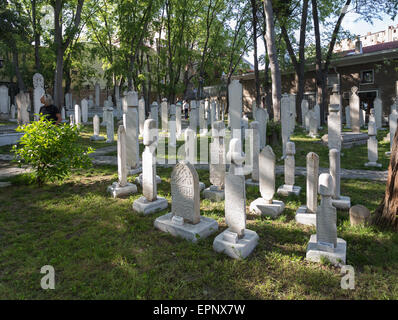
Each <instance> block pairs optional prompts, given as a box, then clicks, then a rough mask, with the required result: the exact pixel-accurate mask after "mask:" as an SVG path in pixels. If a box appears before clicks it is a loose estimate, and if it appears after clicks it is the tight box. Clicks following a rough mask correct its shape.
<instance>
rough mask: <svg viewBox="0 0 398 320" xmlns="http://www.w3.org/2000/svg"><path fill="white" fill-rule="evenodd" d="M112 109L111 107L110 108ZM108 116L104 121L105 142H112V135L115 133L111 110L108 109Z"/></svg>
mask: <svg viewBox="0 0 398 320" xmlns="http://www.w3.org/2000/svg"><path fill="white" fill-rule="evenodd" d="M111 109H112V108H111ZM108 112H109V113H108V117H107V121H106V138H107V139H106V142H107V143H112V142H113V140H114V135H115V129H114V128H115V124H114V121H113V112H111V111H108Z"/></svg>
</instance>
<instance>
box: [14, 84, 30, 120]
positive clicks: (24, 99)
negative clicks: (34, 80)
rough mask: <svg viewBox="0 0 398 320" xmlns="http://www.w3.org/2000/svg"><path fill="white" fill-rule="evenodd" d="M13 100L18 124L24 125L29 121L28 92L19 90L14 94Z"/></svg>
mask: <svg viewBox="0 0 398 320" xmlns="http://www.w3.org/2000/svg"><path fill="white" fill-rule="evenodd" d="M15 102H16V104H17V110H18V124H20V125H24V124H27V123H29V111H28V107H29V93H28V92H22V91H21V92H20V93H18V94H17V95H16V96H15Z"/></svg>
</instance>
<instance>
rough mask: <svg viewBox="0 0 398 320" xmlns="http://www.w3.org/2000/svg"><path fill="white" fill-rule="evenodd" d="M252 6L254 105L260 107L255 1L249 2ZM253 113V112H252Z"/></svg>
mask: <svg viewBox="0 0 398 320" xmlns="http://www.w3.org/2000/svg"><path fill="white" fill-rule="evenodd" d="M251 5H252V19H253V21H252V27H253V48H254V79H255V85H256V105H257V106H260V105H261V96H260V77H259V72H258V57H257V0H251ZM252 111H253V110H252Z"/></svg>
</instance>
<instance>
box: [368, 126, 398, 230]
mask: <svg viewBox="0 0 398 320" xmlns="http://www.w3.org/2000/svg"><path fill="white" fill-rule="evenodd" d="M397 188H398V130H397V131H395V135H394V140H393V144H392V148H391V159H390V164H389V166H388V178H387V185H386V191H385V194H384V198H383V200H382V202H381V204H380V206H379V207H378V208H377V209H376V211H375V212H374V214H373V215H372V219H371V223H372V224H374V225H376V226H379V227H382V228H392V229H394V230H395V231H398V192H397Z"/></svg>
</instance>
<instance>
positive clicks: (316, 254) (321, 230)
mask: <svg viewBox="0 0 398 320" xmlns="http://www.w3.org/2000/svg"><path fill="white" fill-rule="evenodd" d="M332 188H333V179H332V177H331V176H330V175H329V174H327V173H323V174H321V175H320V177H319V194H320V195H321V203H320V205H319V206H318V208H317V212H316V215H317V219H316V234H313V235H311V238H310V241H309V243H308V246H307V253H306V260H309V261H314V262H321V257H323V258H325V259H327V260H329V261H330V262H331V263H333V264H334V265H338V264H340V263H341V264H345V262H346V249H347V243H346V241H344V240H343V239H340V238H337V227H336V220H337V213H336V208H335V207H334V206H333V205H332V198H331V197H332V194H333V192H332Z"/></svg>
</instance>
